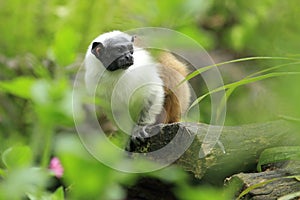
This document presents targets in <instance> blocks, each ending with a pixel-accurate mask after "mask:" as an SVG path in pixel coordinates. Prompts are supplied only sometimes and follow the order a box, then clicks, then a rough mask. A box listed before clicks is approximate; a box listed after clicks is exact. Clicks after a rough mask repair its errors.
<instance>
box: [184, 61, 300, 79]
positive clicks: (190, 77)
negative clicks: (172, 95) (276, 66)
mask: <svg viewBox="0 0 300 200" xmlns="http://www.w3.org/2000/svg"><path fill="white" fill-rule="evenodd" d="M249 60H297V61H299V60H300V59H296V58H287V57H267V56H265V57H264V56H261V57H248V58H240V59H235V60H230V61H225V62H221V63H216V64H213V65H208V66H205V67H202V68H200V69H198V70H196V71H194V72H192V73H190V74H189V75H187V76H186V78H185V79H184V80H183V81H182V82H184V81H186V80H190V79H192V78H194V77H195V76H197V75H199V74H201V73H203V72H205V71H207V70H209V69H211V68H213V67H219V66H222V65H226V64H231V63H237V62H244V61H249ZM180 84H181V83H180Z"/></svg>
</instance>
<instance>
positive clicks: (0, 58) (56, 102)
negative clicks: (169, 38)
mask: <svg viewBox="0 0 300 200" xmlns="http://www.w3.org/2000/svg"><path fill="white" fill-rule="evenodd" d="M298 3H299V2H298V1H297V0H287V1H273V0H253V1H238V0H235V1H234V0H224V1H217V0H209V1H208V0H187V1H186V0H172V1H159V0H155V1H141V0H139V1H126V0H113V1H111V0H100V1H77V0H69V1H67V0H63V1H58V0H53V1H46V0H42V1H41V0H27V1H26V2H22V1H18V0H10V1H5V0H0V18H1V20H0V34H1V37H0V46H1V48H0V105H1V106H0V141H1V143H0V144H1V145H0V155H1V160H0V199H21V198H24V197H27V198H29V199H64V196H65V195H66V196H67V198H68V199H124V197H125V196H126V189H125V188H126V187H129V186H131V185H133V184H134V183H135V182H136V181H137V180H138V179H139V177H141V176H150V177H158V178H159V179H161V180H164V181H166V182H170V183H174V184H175V185H176V190H175V191H176V192H175V193H176V195H178V197H180V198H181V199H232V192H231V189H230V188H227V189H224V188H215V187H213V186H203V184H202V185H200V186H195V185H193V184H191V182H192V181H191V177H189V176H188V175H187V174H186V173H185V172H183V171H182V170H181V169H179V168H176V167H168V168H166V169H164V170H160V171H157V172H153V173H148V174H130V173H123V172H118V171H115V170H114V169H111V168H109V167H107V166H105V165H103V164H101V163H100V162H98V161H97V160H95V159H94V158H93V157H92V156H91V155H90V154H88V153H87V151H86V150H85V149H84V147H83V146H82V144H81V143H80V141H79V139H78V137H77V134H76V130H75V129H74V121H73V115H72V103H71V102H72V86H73V84H72V80H73V78H74V75H75V73H76V72H77V69H78V68H79V67H80V65H81V63H82V60H83V54H84V53H85V50H86V48H87V46H88V44H89V42H90V41H91V40H92V39H93V38H94V37H95V36H97V35H99V34H100V33H102V32H105V31H109V30H114V29H120V30H128V29H132V28H137V27H149V26H157V27H165V28H171V29H174V30H177V31H180V32H182V33H184V34H186V35H188V36H190V37H192V38H193V39H195V40H196V41H197V42H199V43H200V44H201V45H202V46H203V47H204V48H205V49H207V50H208V51H211V52H216V50H222V52H223V53H224V54H225V55H230V56H229V57H225V60H226V59H227V58H228V59H233V58H239V57H247V56H276V57H283V58H287V59H286V60H285V59H269V60H262V59H256V60H254V61H248V62H241V63H239V64H241V65H238V67H236V66H228V71H227V68H226V66H220V68H222V72H224V81H225V82H226V83H230V82H233V81H236V80H240V79H242V78H244V77H246V76H247V75H249V74H251V73H254V72H256V71H260V70H263V69H266V68H270V67H274V66H279V65H282V64H290V65H286V66H284V67H278V68H277V69H274V70H273V71H275V72H282V73H285V72H288V71H293V72H299V61H298V60H297V59H298V58H299V47H298V46H299V44H298V43H299V41H300V34H299V33H300V23H298V19H299V18H300V7H299V6H298ZM186 48H187V50H188V47H186ZM290 59H295V60H290ZM219 60H222V61H225V60H224V58H223V57H221V56H220V58H219ZM283 75H284V74H283ZM299 80H300V79H299V75H289V76H279V77H276V78H273V79H271V80H265V81H262V82H257V81H258V80H257V81H255V83H252V84H249V85H247V86H246V87H245V86H243V84H241V85H242V86H241V87H239V88H237V89H236V91H235V92H234V93H232V95H231V97H230V99H229V101H228V104H227V106H228V110H227V118H226V123H227V124H230V125H232V124H234V125H239V124H240V123H249V122H259V121H263V120H272V119H277V118H279V117H284V118H288V119H292V120H294V121H297V120H298V121H299V118H300V106H299V99H300V92H299V89H298V85H299V83H300V81H299ZM201 89H203V90H205V87H203V88H201ZM234 89H235V88H234ZM200 104H201V105H202V106H204V107H205V106H206V107H209V106H207V105H209V99H207V100H205V101H203V102H201V103H200ZM253 110H255V112H253ZM201 112H203V113H201V117H202V120H203V121H205V122H209V119H210V115H209V112H210V110H209V109H208V108H207V109H206V108H203V110H201ZM53 156H55V157H58V158H59V159H60V161H61V164H62V166H63V168H64V174H63V177H62V178H57V177H56V178H55V174H54V173H53V171H51V170H49V169H48V166H49V163H50V160H51V158H52V157H53ZM55 179H56V181H54V180H55ZM57 180H60V181H61V182H63V185H64V187H65V188H64V190H63V189H62V186H61V187H58V188H57V187H56V188H55V187H54V188H55V189H53V185H54V182H57ZM51 188H52V189H51ZM54 190H55V192H54ZM219 191H222V192H219Z"/></svg>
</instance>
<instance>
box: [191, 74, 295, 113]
mask: <svg viewBox="0 0 300 200" xmlns="http://www.w3.org/2000/svg"><path fill="white" fill-rule="evenodd" d="M299 74H300V72H273V73H269V74H264V75H261V76H256V77H251V78H247V79H242V80H240V81H237V82H234V83H229V84H226V85H224V86H222V87H218V88H216V89H214V90H211V91H209V92H208V93H206V94H204V95H202V96H200V97H199V98H197V99H196V100H195V101H194V102H193V103H192V105H191V106H190V108H191V107H193V106H195V105H196V104H198V103H200V101H201V100H203V99H204V98H205V97H206V96H208V95H210V94H213V93H216V92H220V91H222V90H227V89H229V88H237V87H239V86H242V85H246V84H248V83H253V82H256V81H260V80H264V79H267V78H272V77H277V76H284V75H299Z"/></svg>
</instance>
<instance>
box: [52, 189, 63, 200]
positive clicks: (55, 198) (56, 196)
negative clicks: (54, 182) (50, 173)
mask: <svg viewBox="0 0 300 200" xmlns="http://www.w3.org/2000/svg"><path fill="white" fill-rule="evenodd" d="M51 200H64V190H63V187H59V188H58V189H57V190H55V192H54V193H53V194H52V196H51Z"/></svg>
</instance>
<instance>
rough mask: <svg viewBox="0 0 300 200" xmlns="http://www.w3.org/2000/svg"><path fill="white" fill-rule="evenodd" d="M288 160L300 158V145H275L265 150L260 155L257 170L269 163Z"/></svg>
mask: <svg viewBox="0 0 300 200" xmlns="http://www.w3.org/2000/svg"><path fill="white" fill-rule="evenodd" d="M287 160H300V146H286V147H274V148H269V149H266V150H264V151H263V152H262V153H261V154H260V157H259V160H258V164H257V170H258V171H261V166H262V165H265V164H269V163H276V162H281V161H287Z"/></svg>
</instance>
